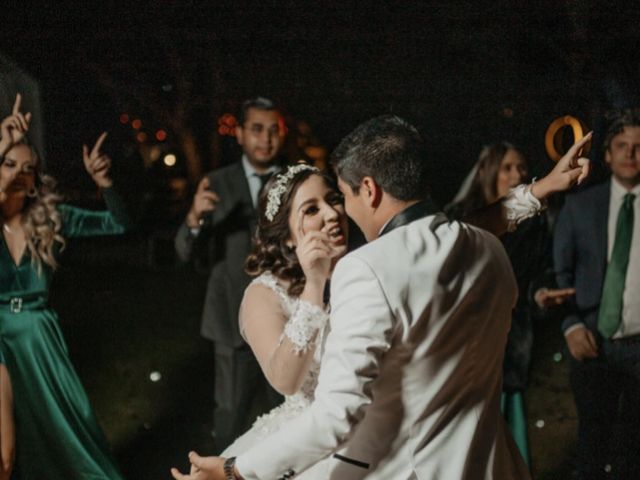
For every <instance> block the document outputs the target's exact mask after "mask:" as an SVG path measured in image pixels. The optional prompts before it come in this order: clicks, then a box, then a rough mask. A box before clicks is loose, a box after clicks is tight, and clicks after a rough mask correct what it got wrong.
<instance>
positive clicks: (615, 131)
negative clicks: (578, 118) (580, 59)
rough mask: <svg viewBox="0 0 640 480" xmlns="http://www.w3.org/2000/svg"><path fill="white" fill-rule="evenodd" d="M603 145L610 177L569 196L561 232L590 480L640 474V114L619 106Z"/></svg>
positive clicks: (581, 455)
mask: <svg viewBox="0 0 640 480" xmlns="http://www.w3.org/2000/svg"><path fill="white" fill-rule="evenodd" d="M604 148H605V160H606V162H607V164H608V165H609V167H610V168H611V172H612V175H611V179H610V180H608V181H606V182H605V183H602V184H599V185H597V186H594V187H592V188H590V189H587V190H584V191H582V192H579V193H577V194H575V195H571V196H569V197H567V201H566V203H565V205H564V207H563V209H562V211H561V212H560V215H559V217H558V221H557V223H556V229H555V238H554V262H555V270H556V277H557V281H558V286H559V287H560V288H568V287H575V289H576V296H575V302H573V304H572V305H571V306H570V308H569V314H568V316H567V317H566V319H565V320H564V322H563V325H562V328H563V331H564V335H565V339H566V341H567V346H568V348H569V351H570V353H571V359H570V360H571V373H570V381H571V387H572V389H573V394H574V397H575V402H576V407H577V411H578V419H579V431H578V472H579V478H580V479H589V480H591V479H600V478H619V479H631V478H640V458H639V457H640V447H639V446H640V218H638V217H640V115H638V113H637V112H635V113H634V112H631V111H625V112H621V113H620V114H619V115H618V116H617V118H616V119H614V120H613V122H612V123H611V126H610V128H609V131H608V133H607V136H606V139H605V144H604ZM616 425H619V426H621V427H622V429H623V430H624V432H623V433H621V432H616V431H615V430H616V429H615V426H616ZM614 440H617V441H614Z"/></svg>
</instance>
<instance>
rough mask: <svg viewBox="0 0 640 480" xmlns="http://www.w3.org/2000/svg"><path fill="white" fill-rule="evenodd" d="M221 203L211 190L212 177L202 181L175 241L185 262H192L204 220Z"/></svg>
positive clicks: (178, 253)
mask: <svg viewBox="0 0 640 480" xmlns="http://www.w3.org/2000/svg"><path fill="white" fill-rule="evenodd" d="M219 201H220V197H219V196H218V194H217V193H216V192H214V191H213V190H211V179H210V175H208V176H206V177H204V178H203V179H202V180H200V183H198V188H197V190H196V193H195V195H194V196H193V201H192V202H191V208H190V209H189V212H188V213H187V216H186V218H185V220H184V222H182V225H180V228H178V232H177V233H176V238H175V239H174V246H175V249H176V254H177V255H178V258H179V259H180V260H182V261H183V262H188V261H189V260H191V257H192V255H193V248H194V244H195V241H196V239H197V238H198V236H199V235H200V233H201V231H202V228H203V226H204V218H205V216H206V215H208V214H211V213H212V212H213V211H214V210H215V209H216V205H217V203H218V202H219Z"/></svg>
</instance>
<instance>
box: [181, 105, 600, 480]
mask: <svg viewBox="0 0 640 480" xmlns="http://www.w3.org/2000/svg"><path fill="white" fill-rule="evenodd" d="M581 144H584V142H581V143H580V144H577V145H575V146H574V147H572V149H571V150H570V152H569V154H568V155H567V156H565V158H563V159H562V160H561V161H560V162H559V164H558V166H557V167H556V168H555V169H554V171H553V172H552V174H550V175H549V176H547V177H546V178H544V179H543V180H541V181H539V182H538V183H536V184H534V185H533V186H532V187H531V193H532V194H533V195H534V196H536V197H538V198H546V196H547V195H549V194H550V193H551V192H552V191H558V190H562V189H566V188H568V186H569V185H570V184H572V183H575V181H576V180H577V179H578V177H579V176H583V175H584V174H585V173H586V171H587V170H588V164H586V165H585V164H584V163H583V162H584V161H583V160H581V161H580V162H578V161H577V160H576V158H575V157H576V156H577V155H576V154H577V152H578V149H579V147H580V146H581ZM333 157H334V158H333V161H334V166H335V168H336V171H337V173H338V177H339V179H338V184H339V187H340V190H342V192H343V194H344V196H345V206H346V211H347V214H348V215H349V216H350V217H351V218H352V219H353V220H354V221H355V222H356V223H357V224H358V226H359V227H360V228H361V230H362V231H363V232H364V234H365V236H366V238H367V240H368V241H369V242H371V243H369V244H368V245H365V246H364V247H361V248H360V249H358V250H355V251H354V252H352V253H350V254H348V255H347V256H346V257H344V258H343V259H342V260H340V261H339V262H338V264H337V266H336V269H335V272H334V274H333V276H332V282H331V305H332V311H331V333H330V334H329V336H328V337H327V340H326V344H325V351H324V355H323V360H322V366H321V371H320V378H319V383H318V387H317V389H316V392H315V400H314V402H313V404H312V405H311V406H310V407H309V408H308V409H307V410H306V411H305V412H303V413H302V414H301V415H300V416H299V417H297V418H295V419H293V420H291V421H290V422H288V423H286V424H284V425H283V426H282V428H281V429H280V430H279V431H277V432H276V433H273V434H271V435H270V436H268V437H266V438H265V439H264V441H262V442H260V443H259V444H258V445H256V446H254V447H252V448H250V449H249V450H248V451H246V452H244V453H243V454H242V455H240V456H239V457H238V458H237V459H234V458H230V459H222V458H218V457H209V458H202V457H199V456H198V455H197V454H195V453H191V454H190V460H191V463H192V469H191V475H181V474H180V473H178V472H177V471H176V470H173V471H172V473H173V476H174V478H176V479H178V480H182V479H185V480H186V479H189V480H190V479H198V480H200V479H240V478H245V479H263V480H271V479H276V478H278V479H288V478H293V477H294V476H296V475H298V474H301V473H303V472H304V471H305V469H307V468H309V467H310V466H311V465H314V464H317V463H318V462H321V461H322V462H323V463H324V464H325V465H326V476H325V477H323V478H328V479H358V478H367V479H369V480H372V479H376V480H377V479H380V480H382V479H385V480H387V479H391V478H394V479H395V478H428V479H431V478H442V479H445V478H446V479H472V478H474V479H475V478H482V479H500V480H509V479H518V480H521V479H527V478H529V473H528V472H527V469H526V467H525V465H524V462H523V461H522V459H521V458H520V455H519V453H518V451H517V449H516V447H515V445H514V444H513V441H512V440H511V438H510V437H509V435H508V433H507V430H506V428H505V425H504V422H503V420H502V417H501V415H500V392H501V387H502V361H503V355H504V346H505V343H506V338H507V333H508V331H509V326H510V319H511V309H512V307H513V305H514V303H515V299H516V295H517V287H516V283H515V280H514V276H513V273H512V270H511V266H510V263H509V259H508V258H507V256H506V254H505V252H504V249H503V248H502V246H501V244H500V242H499V241H498V240H497V239H496V238H495V237H494V236H493V235H491V234H489V233H487V232H486V231H484V230H480V229H477V228H474V227H470V226H468V225H465V224H462V223H457V222H454V223H450V222H449V221H448V220H447V219H446V218H445V217H444V216H443V215H442V214H440V213H437V211H436V209H435V208H434V207H433V205H432V204H431V202H430V200H429V198H428V196H427V194H426V191H427V190H428V189H427V184H428V180H429V178H428V174H427V162H426V161H425V158H426V157H425V154H424V144H423V142H422V140H421V138H420V136H419V134H418V132H417V131H416V129H415V128H414V127H412V126H411V125H409V124H407V123H406V122H405V121H403V120H402V119H400V118H398V117H394V116H382V117H377V118H374V119H372V120H370V121H368V122H366V123H364V124H362V125H360V126H359V127H358V128H357V129H356V130H355V131H353V132H352V133H351V134H350V135H349V136H347V137H346V138H345V139H344V140H343V141H342V142H341V144H340V145H339V147H338V149H337V150H336V151H335V153H334V155H333Z"/></svg>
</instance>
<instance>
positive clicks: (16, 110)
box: [0, 93, 31, 156]
mask: <svg viewBox="0 0 640 480" xmlns="http://www.w3.org/2000/svg"><path fill="white" fill-rule="evenodd" d="M21 104H22V95H20V94H19V93H18V94H17V95H16V101H15V102H14V104H13V109H12V110H11V115H9V116H8V117H6V118H5V119H4V120H2V122H1V123H0V135H1V138H0V156H2V155H4V154H5V153H7V152H8V151H9V150H10V149H11V147H12V146H13V145H15V144H16V143H18V142H20V141H21V140H22V139H23V138H24V136H25V135H26V133H27V131H28V130H29V124H30V122H31V113H30V112H28V113H24V114H23V113H22V112H21V111H20V106H21Z"/></svg>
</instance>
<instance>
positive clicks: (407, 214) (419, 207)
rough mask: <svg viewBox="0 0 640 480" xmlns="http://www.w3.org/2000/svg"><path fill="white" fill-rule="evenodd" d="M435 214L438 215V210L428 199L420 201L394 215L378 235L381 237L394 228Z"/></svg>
mask: <svg viewBox="0 0 640 480" xmlns="http://www.w3.org/2000/svg"><path fill="white" fill-rule="evenodd" d="M435 213H438V209H437V208H436V206H435V205H434V203H433V201H432V200H431V199H430V198H427V199H425V200H422V201H420V202H418V203H414V204H413V205H411V206H410V207H407V208H405V209H404V210H403V211H401V212H400V213H398V214H397V215H395V216H394V217H393V218H392V219H391V220H389V222H388V223H387V224H386V225H385V227H384V228H383V229H382V232H381V233H380V235H381V236H382V235H384V234H385V233H389V232H390V231H391V230H393V229H394V228H398V227H401V226H403V225H408V224H409V223H411V222H413V221H415V220H418V219H420V218H424V217H427V216H429V215H433V214H435Z"/></svg>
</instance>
